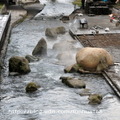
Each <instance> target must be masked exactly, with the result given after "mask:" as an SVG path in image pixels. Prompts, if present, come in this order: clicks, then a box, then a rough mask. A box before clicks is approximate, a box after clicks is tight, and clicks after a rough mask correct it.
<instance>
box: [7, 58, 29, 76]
mask: <svg viewBox="0 0 120 120" xmlns="http://www.w3.org/2000/svg"><path fill="white" fill-rule="evenodd" d="M9 72H18V73H20V74H26V73H29V72H30V66H29V62H28V60H27V59H26V58H24V57H19V56H13V57H11V58H10V59H9Z"/></svg>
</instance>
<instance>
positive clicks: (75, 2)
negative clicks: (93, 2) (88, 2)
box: [72, 0, 82, 6]
mask: <svg viewBox="0 0 120 120" xmlns="http://www.w3.org/2000/svg"><path fill="white" fill-rule="evenodd" d="M72 3H73V5H78V6H81V4H82V3H81V0H75V1H74V2H72Z"/></svg>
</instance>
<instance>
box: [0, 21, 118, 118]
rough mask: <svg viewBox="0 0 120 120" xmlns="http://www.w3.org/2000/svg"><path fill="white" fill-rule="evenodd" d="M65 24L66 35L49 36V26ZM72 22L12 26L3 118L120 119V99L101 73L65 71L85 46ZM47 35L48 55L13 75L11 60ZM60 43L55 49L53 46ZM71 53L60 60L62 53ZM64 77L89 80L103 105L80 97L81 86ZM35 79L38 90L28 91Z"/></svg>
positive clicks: (1, 107)
mask: <svg viewBox="0 0 120 120" xmlns="http://www.w3.org/2000/svg"><path fill="white" fill-rule="evenodd" d="M56 26H65V27H66V30H67V32H66V34H64V35H58V36H57V38H54V39H51V38H48V37H46V36H45V29H46V28H47V27H56ZM68 30H69V24H64V23H62V22H61V21H59V20H57V19H56V20H26V21H24V22H23V23H21V24H19V25H18V26H16V27H15V28H13V29H12V33H11V37H10V41H11V42H10V44H9V46H8V50H7V54H6V60H5V61H6V67H5V70H4V73H3V80H2V81H1V102H0V110H1V112H0V114H1V115H0V119H1V120H49V119H52V120H119V118H120V114H119V110H120V102H119V99H118V98H117V97H116V95H115V94H114V92H113V91H112V90H111V88H110V87H109V85H108V84H107V83H106V82H105V79H104V78H103V77H102V76H101V75H90V74H86V75H84V74H77V73H74V74H65V73H64V67H65V66H67V65H71V64H73V63H75V53H76V51H77V50H78V48H82V46H81V45H80V44H79V43H78V42H77V41H75V40H73V39H72V38H71V37H70V35H69V33H68ZM42 37H44V38H45V39H46V41H47V45H48V53H47V57H45V58H43V59H41V60H40V61H38V62H33V63H30V68H31V72H30V73H29V74H27V75H20V76H9V75H8V74H9V73H8V60H9V58H10V57H11V56H25V55H28V54H32V50H33V49H34V47H35V46H36V44H37V42H38V41H39V40H40V39H41V38H42ZM56 43H59V44H60V45H61V44H62V47H61V46H60V47H59V46H58V47H57V48H56V49H53V46H54V45H55V44H56ZM65 52H67V53H68V54H70V58H69V56H67V57H64V58H61V59H58V58H57V56H58V54H61V53H62V54H64V53H65ZM61 76H74V77H77V78H81V79H83V80H84V81H85V83H86V87H87V88H88V89H90V90H91V92H92V93H98V94H101V95H102V96H103V100H102V103H101V104H100V105H90V104H88V96H80V95H79V93H80V92H81V89H74V88H69V87H67V86H65V85H64V84H63V83H62V82H61V80H60V79H59V78H60V77H61ZM29 82H35V83H37V84H38V85H40V86H41V88H39V90H38V91H36V92H34V93H32V94H27V93H26V92H25V86H26V84H27V83H29Z"/></svg>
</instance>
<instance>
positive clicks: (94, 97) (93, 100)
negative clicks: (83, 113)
mask: <svg viewBox="0 0 120 120" xmlns="http://www.w3.org/2000/svg"><path fill="white" fill-rule="evenodd" d="M88 99H89V104H100V103H101V101H102V96H101V95H99V94H91V95H90V96H89V98H88Z"/></svg>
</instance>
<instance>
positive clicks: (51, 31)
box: [45, 26, 66, 37]
mask: <svg viewBox="0 0 120 120" xmlns="http://www.w3.org/2000/svg"><path fill="white" fill-rule="evenodd" d="M65 32H66V29H65V27H63V26H60V27H56V28H46V31H45V35H46V36H48V37H57V35H58V34H64V33H65Z"/></svg>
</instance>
